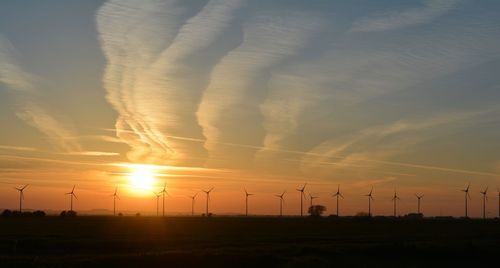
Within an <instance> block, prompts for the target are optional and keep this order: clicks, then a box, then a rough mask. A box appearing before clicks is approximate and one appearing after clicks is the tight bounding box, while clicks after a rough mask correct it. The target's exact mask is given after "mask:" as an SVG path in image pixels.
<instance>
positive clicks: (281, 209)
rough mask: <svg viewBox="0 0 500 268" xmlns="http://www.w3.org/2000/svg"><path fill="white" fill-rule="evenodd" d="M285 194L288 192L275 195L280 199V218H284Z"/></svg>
mask: <svg viewBox="0 0 500 268" xmlns="http://www.w3.org/2000/svg"><path fill="white" fill-rule="evenodd" d="M285 193H286V191H283V193H282V194H277V195H275V196H276V197H278V198H279V199H280V217H281V216H283V202H284V199H283V196H284V195H285Z"/></svg>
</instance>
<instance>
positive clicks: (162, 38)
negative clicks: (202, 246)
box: [97, 0, 244, 162]
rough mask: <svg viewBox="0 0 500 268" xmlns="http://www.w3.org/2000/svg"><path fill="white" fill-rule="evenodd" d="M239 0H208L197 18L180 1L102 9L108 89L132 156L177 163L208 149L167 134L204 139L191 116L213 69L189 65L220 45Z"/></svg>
mask: <svg viewBox="0 0 500 268" xmlns="http://www.w3.org/2000/svg"><path fill="white" fill-rule="evenodd" d="M243 3H244V1H223V0H212V1H209V2H208V3H207V4H205V5H204V6H202V7H201V9H200V11H198V12H197V13H196V14H194V15H191V12H192V10H188V8H187V7H184V6H183V4H184V3H182V2H181V1H166V2H161V3H160V2H158V1H143V2H134V1H127V2H126V3H125V4H124V3H123V2H122V1H110V2H108V3H107V4H105V5H104V6H103V7H102V8H101V9H100V10H99V12H98V14H97V24H98V30H99V36H100V40H101V44H102V49H103V51H104V53H105V55H106V58H107V60H108V64H107V67H106V75H105V78H104V83H105V88H106V91H107V92H108V100H109V101H110V103H111V104H112V105H113V107H114V108H115V109H116V110H117V111H118V113H119V118H118V120H117V123H116V129H117V135H118V137H119V138H120V139H122V140H123V141H125V142H126V143H127V144H129V146H130V147H131V151H130V152H129V154H128V157H129V158H130V159H132V160H134V161H151V162H164V161H171V162H175V161H179V160H183V161H185V160H187V158H191V159H194V158H197V157H201V156H204V155H205V154H206V153H205V150H204V149H203V147H202V146H201V145H199V144H197V145H194V144H192V143H185V142H179V141H178V140H171V139H169V138H168V135H172V136H187V135H189V136H194V137H195V138H202V135H201V130H199V126H198V124H197V121H196V118H195V115H194V113H195V111H196V109H197V103H198V101H197V100H198V99H199V98H200V96H201V92H202V90H203V88H204V87H205V83H206V82H204V79H203V74H204V73H207V74H208V72H209V71H210V68H211V66H210V65H208V67H204V66H202V64H197V65H193V64H188V63H187V62H189V61H190V60H191V61H192V59H191V57H192V56H193V55H195V54H196V53H199V52H200V51H201V50H206V49H209V48H211V46H213V44H214V43H216V42H220V37H221V36H222V35H223V34H224V33H225V32H226V31H227V30H228V28H230V27H231V25H232V24H231V22H232V21H233V19H234V18H235V17H234V12H235V11H236V10H238V9H239V8H240V7H241V6H242V5H243ZM208 53H210V52H208ZM210 54H211V55H216V54H218V53H217V52H213V53H210ZM212 60H217V59H212ZM195 74H196V75H197V76H198V79H192V78H193V75H195ZM197 128H198V130H197ZM196 132H198V133H199V134H198V135H197V134H196Z"/></svg>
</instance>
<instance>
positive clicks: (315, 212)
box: [307, 205, 326, 217]
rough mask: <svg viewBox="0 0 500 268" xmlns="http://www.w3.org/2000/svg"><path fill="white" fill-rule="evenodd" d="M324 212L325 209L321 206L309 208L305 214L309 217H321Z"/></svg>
mask: <svg viewBox="0 0 500 268" xmlns="http://www.w3.org/2000/svg"><path fill="white" fill-rule="evenodd" d="M325 211H326V207H325V206H322V205H314V206H310V207H309V209H308V210H307V212H308V213H309V214H310V215H311V217H321V215H322V214H323V213H324V212H325Z"/></svg>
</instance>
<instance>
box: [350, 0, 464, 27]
mask: <svg viewBox="0 0 500 268" xmlns="http://www.w3.org/2000/svg"><path fill="white" fill-rule="evenodd" d="M459 1H460V0H425V1H423V3H422V5H423V6H422V7H417V8H408V9H403V10H398V11H387V12H380V13H378V14H375V15H372V16H369V17H366V18H361V19H359V20H357V21H355V22H354V24H353V26H352V29H351V30H352V31H353V32H374V31H388V30H396V29H401V28H404V27H408V26H413V25H418V24H423V23H428V22H430V21H432V20H433V19H435V18H437V17H439V16H442V15H443V14H445V13H446V12H448V11H449V10H450V9H451V8H452V7H453V6H454V5H455V4H456V3H458V2H459Z"/></svg>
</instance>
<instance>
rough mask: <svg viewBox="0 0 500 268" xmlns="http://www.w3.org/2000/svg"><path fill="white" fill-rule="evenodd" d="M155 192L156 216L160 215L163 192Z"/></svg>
mask: <svg viewBox="0 0 500 268" xmlns="http://www.w3.org/2000/svg"><path fill="white" fill-rule="evenodd" d="M153 194H154V195H155V196H156V217H158V216H160V204H159V203H160V196H161V194H160V193H155V192H153Z"/></svg>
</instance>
